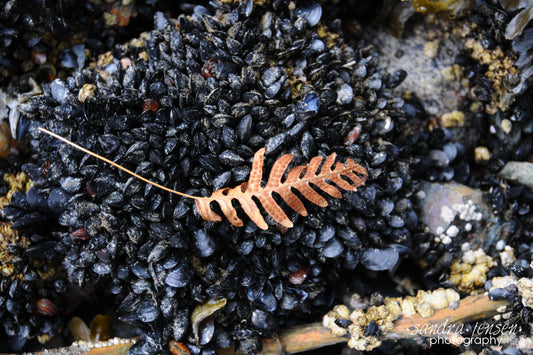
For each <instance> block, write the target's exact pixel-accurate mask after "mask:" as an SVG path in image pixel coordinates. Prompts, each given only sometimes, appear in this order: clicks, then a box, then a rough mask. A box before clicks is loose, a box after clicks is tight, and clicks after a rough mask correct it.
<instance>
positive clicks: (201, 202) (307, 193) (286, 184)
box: [39, 127, 368, 229]
mask: <svg viewBox="0 0 533 355" xmlns="http://www.w3.org/2000/svg"><path fill="white" fill-rule="evenodd" d="M39 130H41V131H42V132H44V133H46V134H49V135H51V136H52V137H55V138H57V139H59V140H61V141H62V142H65V143H67V144H69V145H71V146H73V147H74V148H76V149H79V150H81V151H82V152H84V153H86V154H89V155H92V156H94V157H95V158H98V159H100V160H102V161H105V162H106V163H108V164H111V165H113V166H114V167H116V168H118V169H121V170H122V171H125V172H126V173H128V174H130V175H132V176H134V177H136V178H137V179H139V180H142V181H144V182H146V183H148V184H151V185H154V186H156V187H158V188H160V189H162V190H165V191H168V192H171V193H173V194H176V195H179V196H183V197H187V198H191V199H194V200H195V202H196V209H197V211H198V213H199V214H200V216H202V218H203V219H205V220H206V221H213V222H220V221H222V217H220V216H219V215H218V214H217V213H215V212H214V211H213V210H212V209H211V206H210V204H211V202H216V203H217V204H218V205H219V206H220V210H221V211H222V213H223V214H224V215H225V216H226V218H227V219H228V221H229V222H230V223H231V224H232V225H234V226H238V227H239V226H242V225H243V222H242V220H241V219H240V218H239V216H238V215H237V210H236V209H235V208H234V207H233V200H237V202H238V203H239V205H240V206H241V207H242V210H243V211H244V213H246V214H247V215H248V217H250V219H251V220H252V221H253V222H254V223H255V224H257V226H258V227H259V228H261V229H268V225H267V223H266V222H265V219H264V218H263V216H262V215H261V211H260V209H259V207H258V206H257V203H256V202H255V201H254V198H256V199H257V200H259V202H260V203H261V205H262V206H263V208H264V210H265V211H266V213H267V214H269V215H270V216H271V217H272V218H273V219H274V220H275V221H276V222H277V223H279V224H280V225H282V226H284V227H286V228H290V227H292V226H293V224H292V222H291V220H290V219H289V217H287V215H286V214H285V212H284V211H283V209H282V208H281V207H280V206H279V204H278V203H277V202H276V201H275V200H274V198H273V196H272V194H273V193H276V194H278V195H279V196H280V197H281V198H282V199H283V201H285V203H286V204H287V205H288V206H289V207H290V208H292V209H293V210H294V211H296V212H298V213H299V214H300V215H302V216H304V217H305V216H307V210H306V209H305V207H304V204H303V202H302V201H301V200H300V198H299V197H298V196H297V195H296V194H295V193H294V192H293V191H292V189H295V190H297V191H299V192H300V193H301V194H302V195H303V196H304V197H305V198H306V199H307V200H309V201H310V202H311V203H313V204H315V205H318V206H320V207H326V206H327V205H328V202H327V201H326V199H325V198H324V197H322V195H320V194H319V193H318V192H317V191H315V190H314V189H313V188H312V187H311V184H312V185H315V186H316V187H317V188H318V189H320V190H322V191H323V192H325V193H327V194H328V195H330V196H332V197H335V198H342V194H341V192H340V191H339V189H338V188H337V187H336V186H333V185H331V184H330V183H328V181H329V182H333V183H334V184H335V185H337V186H338V187H340V188H341V189H344V190H348V191H356V190H357V188H358V187H359V186H361V185H363V184H364V183H365V181H366V179H367V177H368V173H367V171H366V169H365V168H364V167H362V166H361V165H359V164H356V163H355V162H354V161H353V160H352V159H349V158H348V159H346V163H345V164H342V163H339V162H336V163H335V157H336V154H335V153H333V154H331V155H329V156H328V157H327V158H326V159H325V160H324V158H323V157H314V158H313V159H311V161H310V162H309V164H308V165H307V166H304V165H299V166H295V167H293V168H292V169H291V170H289V172H288V173H287V177H286V178H285V181H283V182H282V181H281V179H282V178H283V175H284V173H285V171H286V170H287V166H288V165H289V164H290V162H291V161H292V158H293V156H292V154H285V155H283V156H281V157H280V158H279V159H278V160H277V161H276V162H274V165H273V166H272V169H271V171H270V175H269V177H268V181H267V183H266V185H265V187H262V186H261V181H262V179H263V161H264V155H265V149H264V148H262V149H259V150H258V151H257V152H256V153H255V155H254V159H253V162H252V170H251V171H250V178H249V179H248V182H245V183H242V184H241V185H239V186H237V187H234V188H229V187H226V188H223V189H220V190H217V191H215V192H213V194H211V196H210V197H199V196H193V195H189V194H186V193H183V192H179V191H175V190H172V189H169V188H168V187H165V186H162V185H159V184H157V183H155V182H153V181H150V180H148V179H146V178H144V177H142V176H140V175H138V174H135V173H134V172H133V171H131V170H128V169H126V168H125V167H123V166H121V165H119V164H117V163H115V162H113V161H111V160H109V159H107V158H104V157H102V156H100V155H98V154H96V153H93V152H91V151H90V150H88V149H86V148H83V147H81V146H79V145H77V144H75V143H73V142H71V141H69V140H68V139H66V138H63V137H61V136H59V135H57V134H55V133H52V132H50V131H48V130H46V129H44V128H41V127H39ZM334 163H335V167H334V168H333V169H332V167H333V164H334ZM321 164H322V167H321V168H320V171H319V172H317V170H318V168H319V167H320V165H321ZM302 174H303V176H302ZM343 177H344V178H346V179H344V178H343ZM348 180H349V181H348Z"/></svg>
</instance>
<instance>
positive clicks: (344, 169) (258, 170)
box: [196, 148, 368, 229]
mask: <svg viewBox="0 0 533 355" xmlns="http://www.w3.org/2000/svg"><path fill="white" fill-rule="evenodd" d="M264 154H265V149H264V148H262V149H259V150H258V151H257V152H256V153H255V155H254V160H253V163H252V170H251V171H250V178H249V180H248V182H245V183H243V184H241V185H239V186H237V187H234V188H228V187H226V188H223V189H220V190H217V191H215V192H214V193H213V194H212V195H211V197H210V198H202V199H197V200H196V208H197V210H198V212H199V213H200V215H201V216H202V218H204V219H205V220H208V221H215V222H218V221H220V220H222V218H221V217H220V216H219V215H218V214H216V213H215V212H213V210H212V209H211V207H210V203H211V202H216V203H218V205H219V206H220V209H221V211H222V213H223V214H224V215H225V216H226V218H227V219H228V221H229V222H230V223H231V224H233V225H234V226H242V225H243V222H242V220H241V219H240V218H239V217H238V216H237V211H236V210H235V208H234V207H233V204H232V202H233V200H237V201H238V202H239V204H240V205H241V207H242V209H243V211H244V213H246V214H247V215H248V217H250V219H251V220H252V221H253V222H254V223H255V224H257V226H258V227H259V228H261V229H267V228H268V225H267V223H266V222H265V220H264V218H263V216H262V215H261V212H260V210H259V207H258V206H257V203H256V202H255V201H254V199H253V198H254V197H255V198H257V199H258V200H259V202H261V205H262V206H263V208H264V209H265V211H266V212H267V213H268V214H269V215H270V216H271V217H272V218H273V219H274V220H275V221H276V222H278V223H279V224H280V225H282V226H284V227H286V228H290V227H292V226H293V224H292V222H291V220H290V219H289V217H287V215H286V214H285V212H284V211H283V210H282V209H281V207H280V206H279V205H278V203H277V202H276V201H275V200H274V198H273V196H272V194H273V193H277V194H278V195H280V196H281V198H282V199H283V200H284V201H285V203H286V204H287V205H288V206H289V207H290V208H292V209H293V210H294V211H296V212H298V213H299V214H301V215H302V216H306V215H307V210H306V209H305V207H304V205H303V203H302V201H301V200H300V199H299V198H298V196H296V194H294V192H292V191H291V189H296V190H298V191H299V192H300V193H301V194H302V195H303V196H304V197H305V198H306V199H307V200H309V201H310V202H312V203H314V204H316V205H318V206H321V207H325V206H327V205H328V202H327V201H326V199H325V198H324V197H322V196H321V195H320V194H319V193H318V192H317V191H315V190H314V189H313V188H312V187H311V184H312V185H315V186H316V187H317V188H319V189H320V190H322V191H323V192H325V193H327V194H328V195H330V196H332V197H335V198H342V194H341V192H340V191H339V189H338V188H337V187H335V186H333V185H331V184H329V183H328V181H331V182H333V183H335V184H336V185H337V186H338V187H340V188H342V189H344V190H348V191H356V190H357V187H359V186H361V185H363V184H364V183H365V181H366V178H367V176H368V174H367V171H366V169H365V168H363V167H362V166H361V165H359V164H356V163H355V162H354V161H353V160H352V159H347V160H346V163H345V164H342V163H339V162H337V163H336V164H335V167H334V168H333V169H332V166H333V163H335V157H336V155H335V153H333V154H331V155H329V156H328V157H327V158H326V159H325V160H324V158H323V157H314V158H313V159H311V161H310V162H309V164H308V165H307V166H296V167H294V168H292V169H291V170H290V171H289V172H288V174H287V178H286V179H285V181H284V182H282V181H281V179H282V177H283V174H284V173H285V171H286V170H287V166H288V165H289V163H290V162H291V160H292V158H293V156H292V155H291V154H285V155H283V156H281V157H280V158H279V159H278V160H277V161H276V162H275V163H274V165H273V166H272V170H271V171H270V175H269V178H268V181H267V183H266V185H265V187H261V180H262V175H263V160H264ZM323 161H324V162H323ZM322 162H323V163H322ZM321 163H322V167H321V169H320V171H318V172H317V170H318V168H319V166H320V164H321ZM302 174H304V175H303V176H301V175H302ZM343 176H344V177H346V178H348V179H349V180H350V182H349V181H347V180H345V179H343Z"/></svg>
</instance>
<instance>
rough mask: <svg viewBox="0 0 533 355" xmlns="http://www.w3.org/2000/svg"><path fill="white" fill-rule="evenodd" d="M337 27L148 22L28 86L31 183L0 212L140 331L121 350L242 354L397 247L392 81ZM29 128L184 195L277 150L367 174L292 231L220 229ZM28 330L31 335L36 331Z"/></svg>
mask: <svg viewBox="0 0 533 355" xmlns="http://www.w3.org/2000/svg"><path fill="white" fill-rule="evenodd" d="M326 13H327V11H324V14H326ZM340 25H341V23H340V21H339V20H338V19H334V18H331V19H330V18H327V16H326V15H324V16H323V9H322V6H321V5H319V4H317V3H314V2H285V1H275V2H273V3H272V4H253V3H252V2H251V1H247V2H243V3H241V4H240V5H239V6H236V7H235V6H233V5H225V4H218V5H215V6H214V8H211V9H208V8H206V7H203V6H196V7H194V9H193V12H192V14H190V15H180V16H179V17H178V18H177V19H168V18H166V17H165V16H163V14H161V13H157V14H156V15H155V29H154V30H153V31H151V32H149V33H148V35H146V36H142V37H141V38H140V39H139V40H137V41H132V42H129V43H128V44H126V45H116V46H115V47H114V48H113V50H112V52H111V53H112V55H110V54H107V55H106V57H105V58H101V60H99V61H98V63H97V64H96V65H95V66H93V67H92V68H91V69H82V70H76V71H74V72H73V73H72V75H71V76H69V77H67V78H65V79H64V80H61V79H56V80H54V81H53V82H52V83H50V84H43V85H42V90H43V94H42V95H40V96H37V97H35V98H33V99H31V100H30V101H29V102H28V103H25V104H23V105H22V107H21V109H22V110H23V112H24V117H23V118H22V120H25V121H26V122H27V124H24V125H21V127H22V126H23V127H28V128H27V133H28V135H29V137H30V146H31V152H32V155H33V159H34V160H33V161H34V162H33V163H26V164H24V165H23V167H22V170H23V171H24V172H25V173H26V174H27V175H28V177H29V178H30V179H31V180H32V182H33V187H32V188H30V189H29V190H28V191H27V193H26V194H25V195H24V196H21V199H20V200H21V202H20V203H14V202H13V201H12V203H11V205H9V207H6V208H4V210H3V217H4V218H5V219H6V220H8V221H13V227H14V228H15V229H17V230H18V231H19V232H20V233H23V234H24V235H26V236H31V237H32V244H31V247H32V248H34V250H35V251H34V253H38V252H39V251H41V252H42V253H43V254H45V253H46V255H48V256H49V257H50V258H55V259H56V260H57V259H59V260H61V268H62V269H63V270H64V272H65V273H66V278H65V282H66V283H67V285H68V287H75V286H78V287H84V286H87V285H91V286H96V287H100V288H101V289H103V290H104V292H107V294H108V295H112V297H114V302H115V304H116V305H117V308H116V309H117V312H118V314H119V315H120V317H121V319H122V320H125V321H128V322H135V323H138V324H142V325H143V327H144V329H145V332H144V334H143V338H142V340H141V341H139V342H138V343H136V344H135V345H134V347H133V348H132V349H131V350H130V351H131V353H148V352H159V351H162V349H168V345H167V344H168V341H169V340H175V341H180V342H182V343H184V344H186V346H187V347H188V349H189V350H190V351H191V352H192V353H200V352H202V353H206V354H207V353H212V352H213V351H214V350H215V349H216V348H225V347H229V346H231V345H232V344H235V345H237V346H238V347H239V348H240V349H241V350H242V351H244V352H246V353H254V352H256V351H258V350H259V348H260V342H259V339H260V336H267V335H269V334H271V333H272V331H275V330H276V329H278V328H279V327H280V326H287V325H291V324H294V323H295V322H299V321H310V320H316V319H318V318H319V316H320V315H322V314H324V313H325V311H326V310H328V309H329V308H330V307H331V305H332V304H333V301H334V299H335V297H336V296H338V295H336V292H338V290H339V287H338V286H339V284H342V283H344V282H345V281H344V276H345V275H347V274H349V273H350V272H351V271H352V270H354V269H355V268H361V266H359V265H360V264H361V265H363V266H364V267H365V268H366V269H369V270H387V269H391V268H392V267H394V266H395V265H396V264H397V262H398V260H399V258H401V257H402V256H403V255H404V254H405V253H406V252H409V251H410V249H411V247H412V238H411V236H412V234H413V232H414V230H415V228H416V226H417V221H418V217H417V214H416V212H415V211H414V209H413V202H412V201H411V197H410V191H412V187H411V185H412V181H411V175H410V164H411V159H412V158H410V154H409V152H407V151H405V149H403V148H402V147H405V146H408V145H409V144H408V143H409V142H408V139H407V135H408V132H409V127H408V125H407V122H406V119H405V117H404V115H403V113H402V111H401V108H402V107H403V105H404V102H403V100H402V99H400V98H398V97H394V96H393V95H392V94H391V93H390V91H389V89H390V88H392V87H394V86H396V85H398V84H399V83H400V82H401V80H402V78H403V77H405V73H401V72H398V73H392V74H388V73H386V72H383V71H382V70H381V69H379V68H378V67H376V64H375V63H376V52H375V51H374V49H373V47H372V46H370V45H368V44H367V43H365V42H364V41H362V40H361V41H360V42H356V43H352V44H350V43H347V42H346V40H345V39H344V38H343V36H342V34H341V28H340ZM38 127H45V128H47V129H49V130H51V131H53V132H55V133H57V134H60V135H62V136H64V137H68V138H69V139H70V140H72V141H73V142H75V143H77V144H79V145H81V146H83V147H85V148H88V149H90V150H92V151H94V152H96V153H98V154H100V155H102V156H105V157H107V158H109V159H111V160H113V161H115V162H117V163H119V164H121V165H123V166H125V167H126V168H129V169H131V170H133V171H135V172H136V173H137V174H139V175H141V176H143V177H146V178H148V179H150V180H152V181H154V182H157V183H159V184H161V185H164V186H167V187H169V188H172V189H175V190H177V191H181V192H186V193H189V194H193V195H198V196H206V195H209V194H210V193H211V192H212V191H214V190H217V189H219V188H221V187H226V186H230V187H232V186H235V185H237V184H240V183H242V182H244V181H246V179H247V177H248V174H249V171H250V167H251V159H252V157H253V155H254V152H256V151H257V150H258V149H260V148H263V147H264V148H265V149H266V154H265V171H269V170H270V167H271V166H272V164H273V162H274V161H275V160H276V158H278V157H279V156H281V155H282V154H286V153H291V154H293V155H294V163H295V164H305V163H306V162H308V161H309V160H310V159H311V158H313V157H314V156H317V155H322V156H326V155H328V154H330V153H332V152H335V153H337V155H338V156H339V160H341V161H342V160H344V159H345V158H347V157H351V158H354V159H356V160H358V161H359V162H360V163H361V164H362V165H364V166H365V167H366V168H367V170H368V174H369V177H368V180H367V182H366V184H365V186H364V187H360V188H359V190H358V191H357V192H349V193H344V197H343V199H341V200H333V199H329V200H328V202H329V205H328V207H326V208H319V207H316V206H311V205H310V204H308V205H306V208H307V209H308V211H309V216H308V217H305V218H304V217H300V216H297V215H296V214H295V213H293V214H292V215H290V217H291V219H292V220H293V221H294V228H292V229H289V230H286V229H284V228H279V227H278V228H277V227H271V228H270V229H268V230H266V231H262V230H260V229H259V228H258V227H257V226H256V225H255V224H253V223H252V222H251V221H249V220H248V221H246V220H245V225H244V227H242V228H236V227H233V226H232V225H231V224H230V223H229V222H227V221H223V222H221V223H211V222H205V221H203V220H202V219H201V218H200V217H199V216H198V214H197V213H196V212H195V209H194V203H193V201H192V200H190V199H187V198H183V197H177V196H175V195H172V194H170V193H168V192H164V191H161V190H159V189H157V188H156V187H154V186H152V185H147V184H145V183H143V182H141V181H139V180H137V179H135V178H133V177H130V176H128V175H127V174H125V173H123V172H121V171H119V170H117V169H115V168H113V167H111V166H109V165H107V164H106V163H103V162H101V161H98V160H95V159H94V158H92V157H89V156H87V155H85V154H84V153H81V152H80V151H78V150H76V149H74V148H72V147H70V146H67V145H65V144H63V143H60V142H58V141H57V140H56V139H54V138H52V137H50V136H46V135H44V134H43V133H42V132H40V131H39V130H38ZM281 204H282V203H281ZM282 206H283V204H282ZM285 210H286V211H287V210H288V209H287V208H285ZM241 216H243V213H241ZM267 220H268V219H267ZM269 224H271V225H275V223H274V222H273V221H272V220H270V222H269ZM43 225H44V227H43ZM22 257H23V258H24V257H27V256H26V255H25V254H22ZM2 292H5V291H4V289H2ZM27 295H28V297H30V295H31V293H27ZM55 302H56V304H57V305H58V306H61V302H62V301H61V300H56V301H55ZM2 307H3V306H2ZM199 307H200V308H199ZM202 307H205V308H206V309H208V310H206V311H202V312H200V311H198V309H204V308H202ZM215 310H217V311H218V312H217V313H216V314H214V315H213V313H214V312H215ZM200 313H202V314H200ZM21 314H25V315H26V316H27V315H28V314H30V315H31V310H26V309H17V310H12V311H7V312H3V313H0V319H1V320H2V321H3V323H4V324H5V322H6V320H9V321H10V322H11V323H14V324H16V325H17V326H19V327H20V326H22V325H23V324H27V323H24V322H25V321H24V319H25V317H26V316H21ZM199 314H200V315H199ZM206 315H208V316H206ZM31 327H32V328H31V329H30V330H29V332H28V334H29V335H30V336H33V335H38V334H39V333H40V332H46V331H48V330H49V329H48V328H43V327H33V325H31ZM4 331H5V330H4Z"/></svg>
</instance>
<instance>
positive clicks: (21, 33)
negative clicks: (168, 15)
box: [0, 0, 171, 84]
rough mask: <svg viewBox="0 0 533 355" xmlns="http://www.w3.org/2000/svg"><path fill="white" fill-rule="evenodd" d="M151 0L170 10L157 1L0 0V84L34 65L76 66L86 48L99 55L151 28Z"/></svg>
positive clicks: (49, 68) (35, 67)
mask: <svg viewBox="0 0 533 355" xmlns="http://www.w3.org/2000/svg"><path fill="white" fill-rule="evenodd" d="M155 3H158V6H159V7H160V8H162V9H169V8H171V6H170V4H168V3H167V2H165V1H158V0H155V1H136V2H135V1H106V2H98V1H86V0H66V1H65V0H64V1H49V0H32V1H23V0H2V1H0V83H6V84H7V83H8V82H9V80H10V79H11V78H12V76H16V75H20V74H23V73H27V72H30V71H33V70H38V69H43V70H44V71H43V74H45V73H46V74H47V75H54V74H55V71H56V70H59V69H61V68H63V69H72V68H80V69H81V67H83V64H82V63H83V60H81V59H80V58H85V50H86V49H87V50H88V51H89V52H90V53H96V54H98V53H102V52H103V51H105V50H109V49H110V48H111V47H113V46H114V45H115V44H116V43H117V42H121V41H124V40H127V39H129V38H131V36H132V33H140V32H141V31H146V30H148V29H150V28H151V27H150V26H151V20H152V17H153V13H154V6H153V5H154V4H155ZM80 61H81V66H80V65H79V63H80ZM43 65H44V67H43ZM50 65H51V66H50Z"/></svg>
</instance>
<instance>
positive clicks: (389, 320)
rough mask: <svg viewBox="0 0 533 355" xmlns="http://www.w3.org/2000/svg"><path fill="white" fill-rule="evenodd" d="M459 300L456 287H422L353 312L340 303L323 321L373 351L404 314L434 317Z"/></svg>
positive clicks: (352, 343) (361, 347)
mask: <svg viewBox="0 0 533 355" xmlns="http://www.w3.org/2000/svg"><path fill="white" fill-rule="evenodd" d="M459 299H460V297H459V294H458V293H457V292H456V291H455V290H453V289H443V288H439V289H437V290H433V291H427V292H426V291H422V290H419V291H418V293H417V295H416V297H413V296H407V297H405V298H402V297H386V298H385V299H384V301H383V304H382V305H380V306H371V307H369V308H367V309H365V310H364V309H355V310H353V311H352V312H351V313H350V311H349V310H348V307H346V306H345V305H337V306H335V307H334V308H333V310H331V311H330V312H328V313H327V314H326V315H325V316H324V317H323V320H322V324H323V326H324V327H326V328H328V329H330V331H331V332H332V334H334V335H336V336H344V335H346V334H347V333H349V335H350V340H349V341H348V346H349V347H351V348H353V349H356V350H360V351H369V350H372V349H373V348H375V347H377V346H380V345H381V340H380V337H381V336H382V335H383V334H386V333H387V332H390V331H391V330H392V329H393V327H394V321H395V320H397V319H398V318H400V317H401V316H406V317H409V316H412V315H413V314H415V313H418V314H420V315H421V316H422V317H430V316H431V315H433V312H434V310H438V309H443V308H446V307H451V306H453V305H454V304H457V303H458V301H459ZM415 309H416V311H415Z"/></svg>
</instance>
